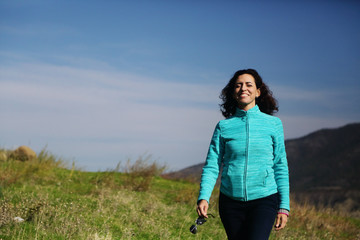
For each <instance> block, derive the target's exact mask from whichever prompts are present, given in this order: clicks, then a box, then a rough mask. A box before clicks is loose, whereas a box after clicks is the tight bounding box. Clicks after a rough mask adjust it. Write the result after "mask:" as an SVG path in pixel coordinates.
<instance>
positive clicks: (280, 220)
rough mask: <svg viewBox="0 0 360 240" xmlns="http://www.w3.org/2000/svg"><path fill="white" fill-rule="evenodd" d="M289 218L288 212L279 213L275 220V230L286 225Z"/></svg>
mask: <svg viewBox="0 0 360 240" xmlns="http://www.w3.org/2000/svg"><path fill="white" fill-rule="evenodd" d="M287 220H288V216H287V215H286V214H282V213H278V215H277V217H276V222H275V230H276V231H279V230H280V229H283V228H284V227H285V226H286V222H287Z"/></svg>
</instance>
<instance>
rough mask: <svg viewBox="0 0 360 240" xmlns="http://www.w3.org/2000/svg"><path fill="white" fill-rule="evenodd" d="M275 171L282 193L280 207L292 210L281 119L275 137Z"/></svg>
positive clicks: (279, 190)
mask: <svg viewBox="0 0 360 240" xmlns="http://www.w3.org/2000/svg"><path fill="white" fill-rule="evenodd" d="M274 173H275V181H276V184H277V188H278V192H279V194H280V207H279V208H282V209H287V210H289V211H290V196H289V195H290V186H289V170H288V164H287V158H286V152H285V142H284V129H283V125H282V122H281V120H280V119H278V122H277V124H276V132H275V138H274Z"/></svg>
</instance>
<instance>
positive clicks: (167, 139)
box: [0, 64, 220, 166]
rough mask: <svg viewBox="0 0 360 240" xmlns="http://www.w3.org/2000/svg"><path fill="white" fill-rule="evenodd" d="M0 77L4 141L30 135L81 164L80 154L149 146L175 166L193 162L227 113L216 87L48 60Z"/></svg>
mask: <svg viewBox="0 0 360 240" xmlns="http://www.w3.org/2000/svg"><path fill="white" fill-rule="evenodd" d="M0 83H1V88H0V101H1V102H2V103H3V104H2V107H1V108H2V115H3V116H2V122H3V124H2V126H1V127H0V129H1V132H2V133H3V134H4V135H3V141H5V142H4V143H5V144H8V143H7V142H6V139H7V138H8V139H9V140H10V139H12V140H13V141H14V142H15V141H19V142H20V141H22V140H23V139H24V138H25V139H26V141H27V140H28V141H31V142H37V143H38V144H40V145H42V146H44V145H45V144H48V145H49V146H50V145H52V146H53V147H54V148H56V149H62V151H64V152H62V153H61V154H62V155H68V154H69V155H70V156H71V155H72V154H74V155H75V154H76V155H77V156H75V157H76V158H77V157H78V156H79V157H80V159H81V162H82V161H86V160H85V159H83V157H82V156H81V155H84V153H86V155H89V151H90V152H91V151H92V152H93V153H92V154H93V155H97V153H96V152H95V151H102V150H101V148H100V146H102V149H103V150H104V151H105V149H109V148H110V149H111V151H112V152H106V154H107V155H108V157H106V156H104V157H106V158H111V157H110V156H112V157H114V156H116V152H118V153H119V154H120V153H121V154H123V155H124V154H130V155H136V154H139V155H140V154H141V153H143V152H144V151H148V152H149V153H153V154H154V155H155V157H161V158H165V159H163V160H164V161H169V162H171V161H175V162H172V163H171V164H169V165H172V166H186V165H183V164H186V163H187V164H188V165H191V164H193V162H192V159H194V156H191V155H189V154H190V152H194V150H191V149H197V148H198V147H199V146H198V144H199V143H200V144H201V145H203V146H205V145H207V143H208V141H209V140H208V139H209V137H210V136H211V132H212V130H213V127H214V125H215V124H216V121H217V120H218V118H220V114H219V113H218V112H217V110H215V109H216V105H217V102H216V101H218V94H217V89H215V87H213V86H210V85H202V84H196V83H194V84H189V83H177V82H170V81H169V82H167V81H161V80H156V79H150V78H146V77H144V76H137V75H131V74H125V73H120V72H115V71H113V72H110V71H96V70H88V69H77V68H72V67H67V66H55V65H49V64H21V65H17V66H13V67H7V68H4V67H3V68H2V69H1V79H0ZM204 104H205V105H209V106H215V107H214V108H213V109H207V108H206V107H205V108H204V107H203V105H204ZM209 108H210V107H209ZM204 136H206V137H204ZM4 143H3V144H4ZM204 143H206V144H204ZM15 144H16V143H15ZM19 144H21V143H19ZM54 145H56V146H54ZM42 146H38V147H42ZM61 146H63V147H61ZM65 146H67V148H68V149H72V150H69V152H66V149H64V147H65ZM106 146H107V147H106ZM205 148H206V147H205ZM56 149H55V151H56ZM79 149H84V152H83V153H81V152H80V151H79ZM85 149H88V150H87V151H85ZM106 154H105V155H106ZM101 155H103V154H101ZM184 159H186V160H184ZM118 160H119V159H117V160H116V161H118ZM109 161H110V162H112V161H114V160H109ZM176 162H177V163H176ZM109 164H110V165H111V166H114V164H115V163H113V162H112V163H109Z"/></svg>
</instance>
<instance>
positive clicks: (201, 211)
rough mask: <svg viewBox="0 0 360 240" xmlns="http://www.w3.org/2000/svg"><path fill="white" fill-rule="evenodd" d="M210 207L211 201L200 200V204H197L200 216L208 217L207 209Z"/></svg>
mask: <svg viewBox="0 0 360 240" xmlns="http://www.w3.org/2000/svg"><path fill="white" fill-rule="evenodd" d="M208 208H209V203H208V202H207V201H206V200H204V199H203V200H200V202H199V204H198V206H197V213H198V215H199V216H200V217H205V218H207V217H208V216H207V210H208Z"/></svg>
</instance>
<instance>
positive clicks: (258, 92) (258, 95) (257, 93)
mask: <svg viewBox="0 0 360 240" xmlns="http://www.w3.org/2000/svg"><path fill="white" fill-rule="evenodd" d="M260 95H261V92H260V88H258V89H256V94H255V97H257V98H258V97H260Z"/></svg>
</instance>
